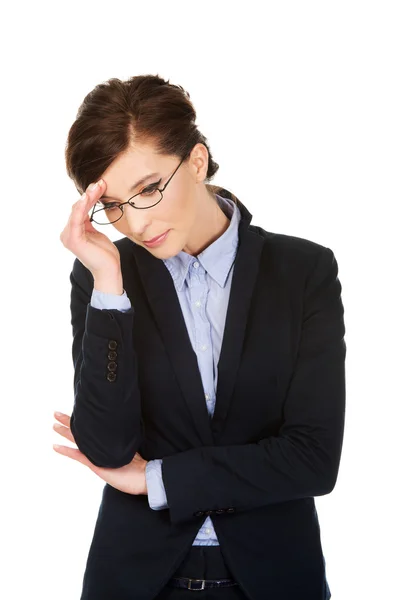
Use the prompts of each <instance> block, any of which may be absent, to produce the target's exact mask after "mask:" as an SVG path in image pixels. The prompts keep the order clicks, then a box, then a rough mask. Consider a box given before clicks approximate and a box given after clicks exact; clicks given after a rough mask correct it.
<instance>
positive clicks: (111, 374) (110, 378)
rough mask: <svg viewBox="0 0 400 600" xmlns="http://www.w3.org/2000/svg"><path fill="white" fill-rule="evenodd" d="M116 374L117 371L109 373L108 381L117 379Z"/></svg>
mask: <svg viewBox="0 0 400 600" xmlns="http://www.w3.org/2000/svg"><path fill="white" fill-rule="evenodd" d="M116 377H117V376H116V374H115V373H107V379H108V381H115V379H116Z"/></svg>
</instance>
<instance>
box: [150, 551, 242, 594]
mask: <svg viewBox="0 0 400 600" xmlns="http://www.w3.org/2000/svg"><path fill="white" fill-rule="evenodd" d="M174 577H190V578H192V579H234V577H233V575H232V573H231V572H230V571H229V569H228V567H227V565H226V563H225V561H224V559H223V556H222V553H221V549H220V546H192V547H191V549H190V551H189V553H188V554H187V556H186V557H185V559H184V561H183V562H182V563H181V564H180V566H179V567H178V569H177V570H176V572H175V573H174ZM195 594H196V591H193V590H185V589H181V588H174V587H170V586H169V585H168V584H167V585H166V586H165V587H164V588H163V589H162V590H161V592H160V593H159V594H158V595H157V596H156V597H155V598H154V600H167V598H168V599H169V600H179V599H180V600H185V599H186V600H189V599H190V600H193V599H194V598H197V600H248V597H247V596H245V594H244V592H243V590H242V589H241V588H240V586H239V585H234V586H231V587H226V588H210V589H207V590H198V591H197V596H196V595H195Z"/></svg>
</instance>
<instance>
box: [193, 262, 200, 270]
mask: <svg viewBox="0 0 400 600" xmlns="http://www.w3.org/2000/svg"><path fill="white" fill-rule="evenodd" d="M193 266H194V268H195V269H198V268H199V263H198V262H197V261H196V262H194V263H193Z"/></svg>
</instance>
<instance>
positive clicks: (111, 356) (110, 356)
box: [107, 350, 117, 360]
mask: <svg viewBox="0 0 400 600" xmlns="http://www.w3.org/2000/svg"><path fill="white" fill-rule="evenodd" d="M107 358H109V359H110V360H115V359H116V358H117V353H116V352H114V350H110V352H109V353H108V354H107Z"/></svg>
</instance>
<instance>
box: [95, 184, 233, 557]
mask: <svg viewBox="0 0 400 600" xmlns="http://www.w3.org/2000/svg"><path fill="white" fill-rule="evenodd" d="M216 198H217V201H218V204H219V206H220V207H221V209H222V210H223V211H224V213H225V214H226V216H227V217H228V218H229V219H230V224H229V227H228V229H227V230H226V231H225V232H224V233H223V234H222V235H221V236H220V237H219V238H218V239H216V240H215V241H214V242H213V243H212V244H210V246H208V247H207V248H206V249H205V250H203V252H201V253H200V254H199V255H198V256H197V257H196V256H192V255H191V254H188V253H187V252H184V251H183V250H182V251H181V252H179V253H178V254H177V255H176V256H172V257H171V258H167V259H162V260H163V262H164V264H165V266H166V267H167V268H168V270H169V272H170V274H171V277H172V279H173V281H174V284H175V289H176V293H177V296H178V299H179V302H180V305H181V309H182V313H183V316H184V319H185V323H186V327H187V329H188V334H189V337H190V341H191V343H192V347H193V350H194V351H195V352H196V355H197V362H198V365H199V371H200V375H201V379H202V382H203V388H204V397H205V401H206V405H207V409H208V412H209V414H210V415H212V414H213V412H214V406H215V394H216V389H217V382H218V369H217V365H218V360H219V355H220V351H221V345H222V338H223V333H224V327H225V318H226V312H227V308H228V301H229V294H230V289H231V282H232V274H233V263H234V260H235V257H236V252H237V246H238V225H239V221H240V218H241V214H240V211H239V209H238V207H237V206H236V204H235V203H234V202H232V200H229V199H227V198H223V197H222V196H219V195H218V194H217V195H216ZM91 305H92V306H93V307H94V308H98V309H118V310H122V311H125V310H129V309H130V308H131V302H130V300H129V298H128V296H127V294H126V292H125V290H124V291H123V294H122V295H121V296H119V295H117V294H107V293H104V292H99V291H98V290H95V289H93V293H92V297H91ZM161 464H162V458H160V459H155V460H150V461H149V462H148V463H147V465H146V483H147V490H148V501H149V505H150V507H151V508H152V509H153V510H162V509H165V508H168V503H167V497H166V493H165V488H164V484H163V480H162V473H161ZM193 545H195V546H219V542H218V539H217V536H216V533H215V530H214V526H213V523H212V520H211V518H210V517H209V516H208V517H207V518H206V519H205V521H204V523H203V525H202V526H201V527H200V529H199V531H198V533H197V536H196V538H195V540H194V541H193Z"/></svg>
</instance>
